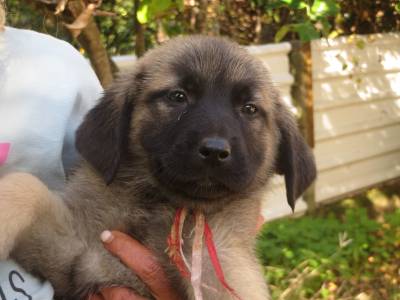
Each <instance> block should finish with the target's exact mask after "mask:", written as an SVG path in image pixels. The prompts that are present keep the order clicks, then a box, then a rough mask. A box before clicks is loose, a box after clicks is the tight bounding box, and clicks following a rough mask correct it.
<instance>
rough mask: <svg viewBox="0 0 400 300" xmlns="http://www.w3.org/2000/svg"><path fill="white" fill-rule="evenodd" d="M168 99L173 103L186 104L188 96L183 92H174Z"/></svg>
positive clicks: (169, 94)
mask: <svg viewBox="0 0 400 300" xmlns="http://www.w3.org/2000/svg"><path fill="white" fill-rule="evenodd" d="M167 98H168V99H169V100H171V101H173V102H177V103H183V102H186V100H187V96H186V94H185V93H184V92H183V91H180V90H174V91H171V92H169V93H168V95H167Z"/></svg>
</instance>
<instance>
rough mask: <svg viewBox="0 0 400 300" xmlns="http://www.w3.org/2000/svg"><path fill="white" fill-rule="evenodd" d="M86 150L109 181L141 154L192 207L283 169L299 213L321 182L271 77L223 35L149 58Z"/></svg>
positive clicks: (94, 117) (107, 108)
mask: <svg viewBox="0 0 400 300" xmlns="http://www.w3.org/2000/svg"><path fill="white" fill-rule="evenodd" d="M107 113H108V117H107V116H106V115H107ZM104 118H108V120H107V119H106V120H104ZM96 127H97V128H96ZM96 139H101V140H102V141H103V145H102V146H99V148H98V149H96V148H95V146H94V145H95V144H96V143H95V140H96ZM110 139H111V141H112V144H110V148H111V150H108V152H107V151H105V150H104V147H105V145H104V144H105V143H107V141H109V140H110ZM77 147H78V149H79V151H80V152H81V153H82V155H83V156H84V157H85V158H86V159H87V160H88V161H89V163H91V165H92V166H94V167H95V168H96V169H97V170H98V171H99V172H100V173H101V174H102V175H103V176H104V177H105V179H106V181H107V182H111V181H112V180H113V179H114V176H115V175H116V174H118V170H119V169H120V164H121V163H124V162H126V160H129V159H135V157H136V159H139V158H140V159H141V160H142V161H143V163H144V164H145V165H146V167H145V169H146V170H147V175H146V176H148V177H149V179H150V178H151V180H152V181H154V182H156V183H157V185H159V186H160V187H161V188H162V189H163V190H165V191H166V192H167V193H168V194H169V195H171V196H172V197H174V196H176V197H179V198H181V199H185V198H187V199H188V200H189V201H191V202H193V201H197V202H211V201H212V202H215V201H218V199H229V198H237V197H243V196H246V195H248V194H249V193H251V192H253V191H256V190H258V189H260V188H261V187H262V186H264V185H265V183H266V182H267V180H268V179H269V177H270V176H271V175H272V174H273V173H274V172H276V173H280V174H283V175H285V180H286V187H287V196H288V202H289V204H290V205H291V206H292V207H293V205H294V201H295V199H296V198H297V197H298V196H299V195H300V194H301V193H302V192H303V191H304V189H305V188H306V187H307V186H308V185H309V184H310V183H311V181H312V180H313V179H314V178H315V165H314V161H313V157H312V154H311V152H310V150H309V149H308V147H307V145H306V144H305V143H304V140H303V139H302V137H301V135H300V134H299V132H298V130H297V127H296V124H295V122H294V120H293V117H292V116H291V114H290V113H289V112H288V111H287V109H286V107H285V106H284V105H283V103H282V102H281V100H280V97H279V95H278V93H277V92H276V90H275V88H274V87H273V85H272V84H271V82H270V79H269V75H268V72H267V71H266V70H265V68H264V67H263V66H262V65H261V64H260V62H258V61H256V60H255V59H253V57H251V56H250V55H249V54H247V53H246V52H245V51H244V50H242V49H240V48H239V47H238V46H237V45H235V44H233V43H230V42H228V41H226V40H222V39H217V38H205V37H192V38H181V39H176V40H173V41H171V42H168V43H167V44H166V45H164V46H161V47H159V48H157V49H155V50H152V51H149V53H148V54H147V55H145V56H144V57H143V58H142V59H140V60H139V61H138V64H137V67H136V70H135V71H134V72H133V73H132V74H131V75H130V76H127V78H125V79H124V80H120V81H119V82H117V83H115V84H114V86H113V87H112V88H111V89H110V90H109V91H107V92H106V95H105V97H104V98H103V100H102V101H101V102H100V104H99V105H98V106H97V107H96V108H94V109H93V110H92V111H91V112H90V113H89V115H88V116H87V118H86V120H85V122H84V123H83V125H82V126H81V127H80V129H79V131H78V135H77ZM101 148H103V150H102V149H101ZM101 152H103V153H101ZM99 153H100V154H101V155H99ZM116 178H118V176H117V177H116Z"/></svg>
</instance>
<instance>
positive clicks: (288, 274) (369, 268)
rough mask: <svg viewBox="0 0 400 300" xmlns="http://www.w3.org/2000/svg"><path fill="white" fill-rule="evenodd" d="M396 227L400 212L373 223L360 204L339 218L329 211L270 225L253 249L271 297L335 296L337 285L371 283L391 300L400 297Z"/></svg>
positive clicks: (399, 223) (399, 232) (399, 241)
mask: <svg viewBox="0 0 400 300" xmlns="http://www.w3.org/2000/svg"><path fill="white" fill-rule="evenodd" d="M399 228H400V210H397V211H396V212H393V213H390V214H387V215H385V218H384V221H383V222H377V221H376V220H373V219H371V218H370V217H369V216H368V214H367V211H366V210H365V209H364V208H357V207H356V208H347V209H346V211H345V213H344V215H343V216H342V218H341V219H338V218H337V217H336V216H335V215H334V214H333V213H329V214H327V215H326V216H319V217H312V216H305V217H302V218H299V219H283V220H278V221H275V222H271V223H268V224H266V225H265V227H264V228H263V230H262V232H261V233H260V235H259V240H258V247H257V251H258V254H259V257H260V259H261V261H262V263H263V265H265V266H266V267H265V268H266V278H267V280H268V282H269V283H270V285H271V289H272V292H273V295H274V296H275V297H278V295H286V296H287V298H283V299H310V298H311V297H314V298H313V299H328V296H330V297H331V298H329V299H339V298H340V296H341V295H339V292H338V290H339V288H338V287H339V286H346V285H348V287H347V290H348V291H349V290H350V291H351V292H352V293H359V292H360V290H361V291H363V288H360V289H357V287H358V286H365V285H367V286H368V285H369V284H371V283H372V282H373V283H374V284H375V285H380V286H383V288H384V289H385V290H386V292H387V293H388V295H389V296H387V295H386V296H387V297H389V298H387V299H395V298H390V297H392V296H393V295H400V294H399V293H400V290H399V289H398V287H397V283H398V281H396V280H398V273H397V272H398V271H397V270H398V268H399V267H400V253H399V251H398V249H399V246H400V229H399ZM382 268H386V271H385V272H384V273H383V274H382ZM382 275H384V276H382ZM396 278H397V279H396ZM366 289H368V288H366ZM345 290H346V289H345ZM341 293H344V292H343V289H342V291H341ZM353 296H354V295H353ZM386 296H382V295H381V296H379V295H378V296H377V298H376V299H386V298H385V297H386ZM332 297H333V298H332ZM393 297H394V296H393ZM280 299H281V298H280ZM373 299H374V298H373Z"/></svg>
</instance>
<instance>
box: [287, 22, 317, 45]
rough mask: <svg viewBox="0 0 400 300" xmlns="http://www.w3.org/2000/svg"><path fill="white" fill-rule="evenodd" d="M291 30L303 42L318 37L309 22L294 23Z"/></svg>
mask: <svg viewBox="0 0 400 300" xmlns="http://www.w3.org/2000/svg"><path fill="white" fill-rule="evenodd" d="M293 30H294V31H295V32H297V33H298V34H299V37H300V40H301V41H303V42H308V41H311V40H315V39H318V38H319V37H320V34H319V33H318V31H317V30H316V29H315V27H314V26H313V24H311V22H304V23H299V24H295V25H294V26H293Z"/></svg>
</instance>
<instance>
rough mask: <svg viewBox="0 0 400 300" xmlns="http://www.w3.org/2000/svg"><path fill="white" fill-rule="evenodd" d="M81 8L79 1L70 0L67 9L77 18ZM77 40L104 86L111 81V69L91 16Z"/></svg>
mask: <svg viewBox="0 0 400 300" xmlns="http://www.w3.org/2000/svg"><path fill="white" fill-rule="evenodd" d="M82 10H83V6H82V4H81V2H80V1H70V2H69V3H68V6H67V11H68V12H69V13H70V14H71V15H72V16H73V17H74V18H77V17H78V16H79V15H80V13H81V12H82ZM77 39H78V41H79V43H80V44H81V45H82V47H83V49H85V51H86V53H87V54H88V56H89V59H90V62H91V64H92V66H93V69H94V71H95V72H96V74H97V77H98V78H99V80H100V82H101V84H102V86H103V87H104V88H106V87H107V86H109V85H110V84H111V82H112V81H113V69H112V64H111V60H110V58H109V57H108V54H107V50H106V48H105V47H104V45H103V44H102V42H101V35H100V31H99V29H98V27H97V24H96V22H95V21H94V20H93V18H92V19H91V20H90V22H89V23H88V25H87V26H86V27H85V28H84V29H83V30H82V33H81V34H80V35H79V36H78V38H77Z"/></svg>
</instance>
